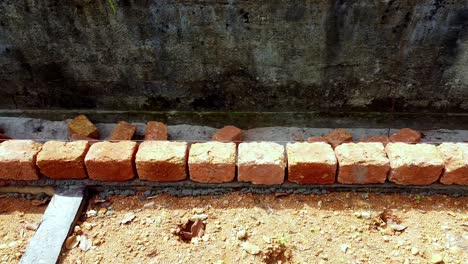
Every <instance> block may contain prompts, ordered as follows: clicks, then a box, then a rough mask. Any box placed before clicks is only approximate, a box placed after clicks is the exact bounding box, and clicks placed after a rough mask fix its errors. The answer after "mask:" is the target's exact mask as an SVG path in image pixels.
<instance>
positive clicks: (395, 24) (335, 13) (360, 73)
mask: <svg viewBox="0 0 468 264" xmlns="http://www.w3.org/2000/svg"><path fill="white" fill-rule="evenodd" d="M114 1H115V2H116V3H117V7H116V13H115V14H114V13H113V12H112V9H111V8H110V6H109V4H108V1H107V0H60V1H59V0H2V1H0V108H19V109H24V108H68V109H70V108H88V109H95V108H100V109H118V110H185V111H192V110H197V111H204V110H222V111H315V110H322V111H323V110H325V111H327V110H328V111H393V110H395V111H429V112H467V110H468V34H467V33H468V1H466V0H451V1H449V0H349V1H346V0H315V1H314V0H258V1H248V0H225V1H224V0H114Z"/></svg>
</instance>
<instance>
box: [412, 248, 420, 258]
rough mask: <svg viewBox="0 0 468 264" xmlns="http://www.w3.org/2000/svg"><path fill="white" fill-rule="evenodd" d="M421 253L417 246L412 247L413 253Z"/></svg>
mask: <svg viewBox="0 0 468 264" xmlns="http://www.w3.org/2000/svg"><path fill="white" fill-rule="evenodd" d="M418 253H419V249H418V248H417V247H412V248H411V255H414V256H416V255H417V254H418Z"/></svg>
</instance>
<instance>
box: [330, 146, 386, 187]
mask: <svg viewBox="0 0 468 264" xmlns="http://www.w3.org/2000/svg"><path fill="white" fill-rule="evenodd" d="M335 153H336V157H337V158H338V164H339V169H338V182H340V183H344V184H368V183H384V182H385V180H386V179H387V174H388V171H389V170H390V165H389V160H388V158H387V155H386V154H385V149H384V146H383V144H382V143H345V144H342V145H340V146H337V147H336V149H335Z"/></svg>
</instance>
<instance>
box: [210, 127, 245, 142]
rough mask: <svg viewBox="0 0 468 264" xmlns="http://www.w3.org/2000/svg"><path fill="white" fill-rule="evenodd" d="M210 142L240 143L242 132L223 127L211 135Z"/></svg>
mask: <svg viewBox="0 0 468 264" xmlns="http://www.w3.org/2000/svg"><path fill="white" fill-rule="evenodd" d="M212 140H216V141H228V142H229V141H231V142H240V141H242V130H241V129H240V128H237V127H235V126H225V127H223V128H221V129H220V130H218V132H216V134H214V135H213V137H212Z"/></svg>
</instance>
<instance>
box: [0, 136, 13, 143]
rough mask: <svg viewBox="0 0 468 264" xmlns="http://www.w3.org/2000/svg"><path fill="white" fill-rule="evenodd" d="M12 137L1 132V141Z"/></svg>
mask: <svg viewBox="0 0 468 264" xmlns="http://www.w3.org/2000/svg"><path fill="white" fill-rule="evenodd" d="M10 139H12V138H11V137H10V136H7V135H4V134H0V143H1V142H3V141H7V140H10Z"/></svg>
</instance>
